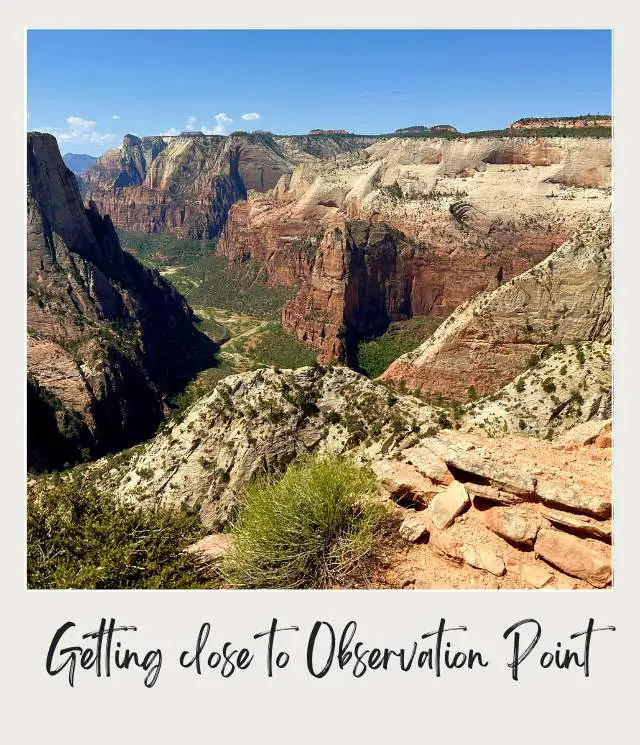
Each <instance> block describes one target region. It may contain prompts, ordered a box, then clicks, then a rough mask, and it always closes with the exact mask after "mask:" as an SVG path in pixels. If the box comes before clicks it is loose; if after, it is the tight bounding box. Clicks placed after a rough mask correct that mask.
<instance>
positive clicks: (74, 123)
mask: <svg viewBox="0 0 640 745" xmlns="http://www.w3.org/2000/svg"><path fill="white" fill-rule="evenodd" d="M66 121H67V124H68V125H69V127H71V129H73V130H76V131H80V130H88V129H95V127H96V125H97V124H98V122H94V121H93V120H92V119H83V118H82V117H81V116H68V117H67V119H66Z"/></svg>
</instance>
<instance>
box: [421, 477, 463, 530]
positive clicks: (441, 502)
mask: <svg viewBox="0 0 640 745" xmlns="http://www.w3.org/2000/svg"><path fill="white" fill-rule="evenodd" d="M469 504H470V501H469V495H468V494H467V491H466V489H465V488H464V486H463V485H462V484H461V483H460V482H459V481H452V482H451V484H449V486H448V487H447V488H446V489H445V490H444V491H442V492H439V493H438V494H436V496H435V497H434V498H433V499H432V500H431V503H430V504H429V507H428V508H427V515H428V517H429V518H430V519H431V520H432V521H433V524H434V525H435V526H436V528H439V529H440V530H444V529H445V528H448V527H449V526H450V525H451V524H452V523H453V521H454V520H455V519H456V517H457V516H458V515H459V514H460V513H461V512H463V511H464V510H465V509H466V508H467V507H468V506H469Z"/></svg>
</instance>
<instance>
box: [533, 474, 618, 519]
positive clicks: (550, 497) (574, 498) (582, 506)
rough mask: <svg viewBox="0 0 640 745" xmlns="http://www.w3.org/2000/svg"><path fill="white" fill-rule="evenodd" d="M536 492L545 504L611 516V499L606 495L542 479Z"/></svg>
mask: <svg viewBox="0 0 640 745" xmlns="http://www.w3.org/2000/svg"><path fill="white" fill-rule="evenodd" d="M536 494H537V496H538V497H539V498H540V500H541V501H542V502H543V503H544V504H546V505H549V506H551V507H560V508H562V509H567V510H571V511H572V512H578V513H580V514H583V515H592V516H593V517H599V518H603V519H604V518H607V517H611V502H610V501H608V500H607V499H605V498H604V497H600V496H597V495H595V496H594V495H591V494H587V493H585V492H584V491H582V490H581V489H579V488H578V487H577V486H567V485H566V484H561V483H559V482H557V481H549V480H546V479H542V480H538V482H537V484H536Z"/></svg>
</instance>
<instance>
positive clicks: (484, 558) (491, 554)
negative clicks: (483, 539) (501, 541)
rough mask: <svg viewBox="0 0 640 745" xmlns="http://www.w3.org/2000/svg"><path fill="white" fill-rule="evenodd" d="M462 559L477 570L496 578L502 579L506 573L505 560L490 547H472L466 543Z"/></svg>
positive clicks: (462, 549)
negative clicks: (482, 570)
mask: <svg viewBox="0 0 640 745" xmlns="http://www.w3.org/2000/svg"><path fill="white" fill-rule="evenodd" d="M461 553H462V558H463V559H464V560H465V561H466V562H467V564H469V565H470V566H472V567H475V568H476V569H484V570H485V571H487V572H490V573H491V574H494V575H495V576H496V577H501V576H502V575H503V574H504V573H505V566H504V560H503V559H502V556H500V555H499V554H498V553H497V552H496V551H494V550H493V549H491V548H489V546H484V545H479V546H472V545H471V544H470V543H464V544H463V545H462V548H461Z"/></svg>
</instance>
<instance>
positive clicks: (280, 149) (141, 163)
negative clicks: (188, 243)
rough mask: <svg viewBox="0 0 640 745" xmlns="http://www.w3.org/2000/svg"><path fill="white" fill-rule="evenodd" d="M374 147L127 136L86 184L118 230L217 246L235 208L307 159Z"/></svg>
mask: <svg viewBox="0 0 640 745" xmlns="http://www.w3.org/2000/svg"><path fill="white" fill-rule="evenodd" d="M370 141H371V140H370V139H369V140H367V138H360V137H345V138H340V137H320V138H314V137H309V136H300V137H290V138H283V137H280V138H274V137H273V136H272V135H270V134H268V133H262V134H249V133H239V134H235V135H231V136H229V137H223V136H220V135H201V134H195V133H194V134H188V135H186V134H185V135H182V136H175V137H174V136H155V137H143V138H139V137H135V136H134V135H126V136H125V137H124V140H123V142H122V145H120V147H118V148H117V149H115V150H111V151H109V152H108V153H106V154H105V155H104V156H102V158H100V159H99V160H98V161H97V163H95V164H94V165H93V166H92V167H91V168H89V169H88V170H87V171H86V173H85V174H84V175H83V176H82V179H81V184H82V188H83V191H84V192H85V193H86V195H87V197H88V198H89V199H91V200H92V201H94V202H95V203H96V205H97V207H98V210H99V211H100V212H102V213H106V214H108V215H109V216H110V217H111V219H112V221H113V223H114V224H115V226H116V227H117V228H119V229H125V230H138V231H142V232H146V233H156V232H161V231H167V232H170V233H173V234H174V235H176V236H177V237H179V238H195V239H202V238H215V237H216V236H217V235H218V233H219V232H220V230H221V228H222V226H223V225H224V223H225V220H226V217H227V213H228V211H229V208H230V207H231V205H232V204H234V203H235V202H237V201H239V200H242V199H244V198H245V197H246V195H247V192H248V191H250V190H256V191H260V192H264V191H267V190H269V189H271V188H273V187H274V186H275V185H276V183H277V182H278V180H279V179H280V177H281V176H282V175H284V174H289V173H291V171H292V170H293V168H294V166H295V164H297V163H298V162H300V161H302V160H304V159H315V158H331V157H335V156H336V155H337V154H339V153H342V152H344V151H348V150H351V149H358V148H360V147H362V146H363V145H364V144H368V142H370Z"/></svg>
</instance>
